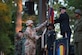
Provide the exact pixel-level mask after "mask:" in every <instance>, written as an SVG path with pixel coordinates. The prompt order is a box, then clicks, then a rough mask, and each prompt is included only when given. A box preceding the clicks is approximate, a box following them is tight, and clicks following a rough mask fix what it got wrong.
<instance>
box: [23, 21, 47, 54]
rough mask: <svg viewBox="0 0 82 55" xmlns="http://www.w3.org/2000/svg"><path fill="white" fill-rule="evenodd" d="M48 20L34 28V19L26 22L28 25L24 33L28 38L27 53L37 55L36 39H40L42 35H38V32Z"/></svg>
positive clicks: (26, 43)
mask: <svg viewBox="0 0 82 55" xmlns="http://www.w3.org/2000/svg"><path fill="white" fill-rule="evenodd" d="M46 23H47V21H45V22H44V23H42V24H41V25H40V26H38V27H36V28H33V21H32V20H28V21H27V22H26V25H27V26H28V27H27V28H26V30H25V32H24V35H25V36H26V38H27V40H26V42H25V47H26V48H25V53H26V55H35V51H36V47H35V46H36V40H37V39H39V38H40V37H41V36H38V35H37V34H36V32H37V31H38V30H39V29H41V28H42V27H43V26H45V25H46Z"/></svg>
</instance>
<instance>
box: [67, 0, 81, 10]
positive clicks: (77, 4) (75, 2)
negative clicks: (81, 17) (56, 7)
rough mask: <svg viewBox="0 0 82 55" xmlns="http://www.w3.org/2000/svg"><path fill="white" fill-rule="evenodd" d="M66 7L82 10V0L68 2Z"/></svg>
mask: <svg viewBox="0 0 82 55" xmlns="http://www.w3.org/2000/svg"><path fill="white" fill-rule="evenodd" d="M68 5H69V6H73V7H75V8H76V9H77V8H79V9H81V10H82V0H69V1H68Z"/></svg>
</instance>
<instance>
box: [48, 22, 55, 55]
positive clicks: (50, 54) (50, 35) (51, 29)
mask: <svg viewBox="0 0 82 55" xmlns="http://www.w3.org/2000/svg"><path fill="white" fill-rule="evenodd" d="M47 29H48V30H47V33H46V35H47V36H46V37H47V49H48V55H53V43H54V41H55V35H56V33H55V30H54V24H52V23H50V24H48V25H47Z"/></svg>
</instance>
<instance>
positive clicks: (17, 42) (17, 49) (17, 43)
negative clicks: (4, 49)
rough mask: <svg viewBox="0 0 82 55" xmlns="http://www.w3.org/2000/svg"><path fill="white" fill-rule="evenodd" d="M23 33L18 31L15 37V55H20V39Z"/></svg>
mask: <svg viewBox="0 0 82 55" xmlns="http://www.w3.org/2000/svg"><path fill="white" fill-rule="evenodd" d="M22 37H23V32H22V31H19V32H18V33H17V34H16V37H15V55H22V41H21V39H22Z"/></svg>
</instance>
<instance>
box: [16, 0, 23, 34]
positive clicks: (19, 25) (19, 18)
mask: <svg viewBox="0 0 82 55" xmlns="http://www.w3.org/2000/svg"><path fill="white" fill-rule="evenodd" d="M21 30H22V0H17V18H16V29H15V31H16V33H18V32H19V31H21Z"/></svg>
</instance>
